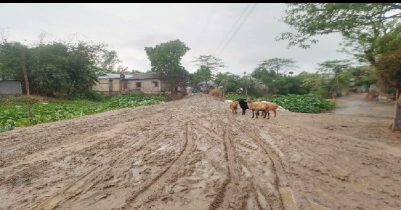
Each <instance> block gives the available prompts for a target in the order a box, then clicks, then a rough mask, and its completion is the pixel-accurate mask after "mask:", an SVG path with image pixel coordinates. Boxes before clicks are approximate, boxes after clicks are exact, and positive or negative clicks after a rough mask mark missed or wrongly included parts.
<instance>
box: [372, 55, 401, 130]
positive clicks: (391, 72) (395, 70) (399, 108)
mask: <svg viewBox="0 0 401 210" xmlns="http://www.w3.org/2000/svg"><path fill="white" fill-rule="evenodd" d="M376 70H377V71H376V74H377V76H378V78H379V81H380V82H381V83H382V84H383V85H385V86H387V87H389V88H394V89H396V100H395V106H394V107H395V108H394V110H395V111H394V118H393V123H392V126H391V129H392V130H393V131H395V130H401V128H400V125H401V98H400V94H401V48H399V49H398V50H396V51H394V52H391V53H388V54H386V55H384V56H382V57H381V58H380V59H379V60H378V61H377V63H376Z"/></svg>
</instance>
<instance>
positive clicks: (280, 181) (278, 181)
mask: <svg viewBox="0 0 401 210" xmlns="http://www.w3.org/2000/svg"><path fill="white" fill-rule="evenodd" d="M230 123H232V124H235V125H237V126H238V128H239V129H240V130H241V131H242V132H243V133H245V134H246V135H248V136H249V137H250V138H251V139H252V141H254V143H256V144H257V145H258V146H259V147H260V148H261V149H262V151H264V153H265V154H266V155H267V156H268V158H269V159H270V160H271V162H272V168H271V171H272V172H273V174H274V183H273V186H274V188H275V189H276V190H277V191H278V192H280V189H281V188H288V187H289V184H288V179H287V176H286V174H285V171H284V167H283V164H282V162H281V158H280V157H279V156H278V155H277V154H276V152H275V151H274V150H273V149H272V148H270V146H269V145H268V144H267V143H266V142H265V141H263V140H262V139H261V137H259V136H258V135H257V134H254V133H256V132H254V131H253V132H250V131H249V130H247V129H245V128H243V126H241V125H238V124H237V123H236V122H234V120H233V119H231V118H230ZM279 196H280V197H279V203H278V204H270V205H272V206H277V208H278V209H281V210H284V209H285V208H284V201H283V196H282V195H281V193H279Z"/></svg>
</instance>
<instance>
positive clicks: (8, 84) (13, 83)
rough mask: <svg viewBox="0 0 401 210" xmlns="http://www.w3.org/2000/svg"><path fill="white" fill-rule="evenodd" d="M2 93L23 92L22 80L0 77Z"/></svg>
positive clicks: (0, 92) (0, 91) (0, 90)
mask: <svg viewBox="0 0 401 210" xmlns="http://www.w3.org/2000/svg"><path fill="white" fill-rule="evenodd" d="M0 94H10V95H11V94H22V85H21V81H19V80H2V79H1V78H0Z"/></svg>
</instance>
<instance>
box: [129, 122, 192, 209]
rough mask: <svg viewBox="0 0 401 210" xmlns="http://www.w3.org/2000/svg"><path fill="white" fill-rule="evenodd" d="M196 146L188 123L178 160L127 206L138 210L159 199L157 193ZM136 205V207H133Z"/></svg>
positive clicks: (130, 199)
mask: <svg viewBox="0 0 401 210" xmlns="http://www.w3.org/2000/svg"><path fill="white" fill-rule="evenodd" d="M193 145H194V141H193V136H192V129H191V126H190V125H189V123H186V138H185V142H184V145H183V147H182V149H181V151H180V153H179V155H178V156H177V158H176V159H175V160H174V161H172V163H171V165H170V166H168V167H167V168H166V169H165V170H164V171H162V172H161V173H160V174H159V175H157V176H156V177H155V178H154V179H152V180H151V181H150V182H149V183H148V184H146V185H145V186H143V187H142V188H140V189H139V191H138V192H137V193H136V194H135V195H133V196H131V197H130V198H128V199H127V201H126V203H127V204H126V206H124V208H126V207H129V208H130V209H138V208H139V207H141V206H142V205H143V204H144V203H147V202H149V201H152V200H154V199H156V198H157V192H158V191H160V189H162V188H163V187H164V183H165V182H167V181H168V180H170V179H171V177H173V176H174V174H175V173H177V172H178V171H179V169H180V167H181V166H182V165H184V164H185V161H186V157H187V155H188V154H189V153H190V151H191V148H192V147H193ZM132 203H135V204H136V205H135V206H134V205H132Z"/></svg>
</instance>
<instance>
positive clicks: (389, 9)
mask: <svg viewBox="0 0 401 210" xmlns="http://www.w3.org/2000/svg"><path fill="white" fill-rule="evenodd" d="M287 5H288V6H289V7H290V9H288V10H286V16H285V17H284V19H283V21H284V22H285V23H287V24H289V25H290V26H291V28H292V29H295V30H294V31H295V32H287V33H283V34H281V36H280V37H277V40H289V46H295V45H298V46H300V47H303V48H309V47H310V45H311V44H316V43H317V42H318V40H317V39H315V36H317V35H324V34H331V33H341V35H342V36H343V38H344V46H345V48H344V51H345V52H348V53H352V54H354V56H356V58H358V59H359V61H363V60H365V61H368V62H369V63H370V64H371V66H374V67H375V66H376V62H377V61H378V60H380V59H381V58H382V57H384V58H386V56H389V55H390V54H392V53H394V52H395V51H397V50H398V49H399V48H400V46H401V36H400V35H401V23H400V17H401V3H369V4H367V3H365V4H360V3H301V4H299V3H291V4H287ZM349 47H352V48H353V49H352V51H351V52H350V51H348V50H347V49H346V48H349ZM353 52H355V53H353ZM389 57H391V56H389ZM386 59H389V58H388V57H387V58H386ZM386 59H384V60H386ZM384 63H387V64H386V65H389V64H388V63H389V62H385V61H383V62H382V64H380V65H377V67H379V68H378V69H380V68H382V67H380V66H385V64H384ZM379 78H380V76H379ZM381 80H382V81H383V79H381ZM388 81H392V82H398V81H397V78H396V77H389V78H388ZM399 95H400V94H397V98H396V102H395V103H396V105H395V113H397V107H398V105H397V104H398V101H399ZM398 118H399V115H395V117H394V122H395V121H397V120H398ZM400 118H401V117H400ZM393 129H394V124H393Z"/></svg>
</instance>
